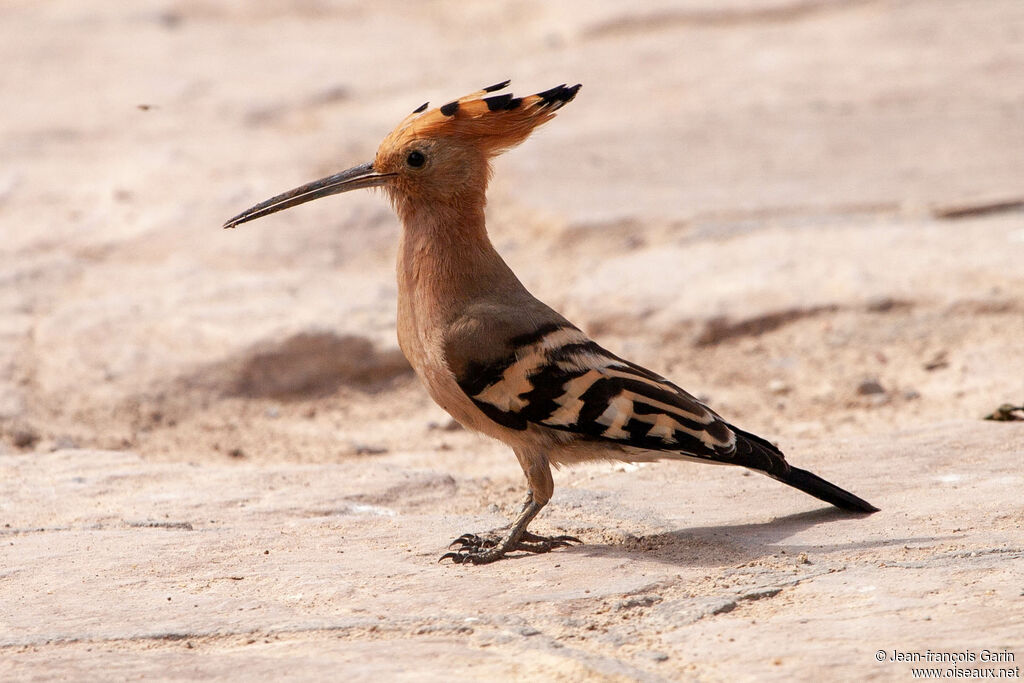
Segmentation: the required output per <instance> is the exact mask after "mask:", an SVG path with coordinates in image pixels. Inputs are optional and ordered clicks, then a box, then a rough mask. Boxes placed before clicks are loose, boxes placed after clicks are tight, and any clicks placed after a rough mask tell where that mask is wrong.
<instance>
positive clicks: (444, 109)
mask: <svg viewBox="0 0 1024 683" xmlns="http://www.w3.org/2000/svg"><path fill="white" fill-rule="evenodd" d="M508 84H509V81H505V82H503V83H496V84H495V85H492V86H488V87H486V88H484V89H483V90H478V91H476V92H474V93H470V94H469V95H466V96H465V97H460V98H459V99H457V100H453V101H451V102H449V103H448V104H445V105H443V106H441V107H437V108H435V109H429V110H428V109H427V106H428V104H429V103H424V104H423V105H422V106H420V107H419V108H417V109H416V110H415V111H414V112H413V113H412V114H410V115H409V116H407V117H406V118H405V120H403V121H402V122H401V123H400V124H398V126H397V127H396V128H395V129H394V130H393V131H391V133H389V134H388V136H387V137H386V138H384V141H383V142H382V143H381V149H382V150H390V149H396V148H400V147H404V146H405V145H407V144H408V143H409V142H412V141H413V140H422V139H437V138H452V139H461V140H464V141H466V142H468V143H470V144H473V145H474V146H476V147H478V148H480V149H482V150H484V152H485V153H486V154H487V155H488V156H494V155H496V154H500V153H501V152H504V151H505V150H507V149H510V148H512V147H515V146H516V145H518V144H519V143H520V142H522V141H523V140H525V139H526V138H527V137H528V136H529V135H530V133H531V132H532V131H533V129H534V128H536V127H537V126H539V125H541V124H543V123H545V122H547V121H550V120H551V119H552V118H554V116H555V112H556V111H558V109H560V108H561V107H562V106H564V105H565V104H566V103H567V102H570V101H571V100H572V98H574V97H575V96H576V93H577V92H578V91H579V89H580V84H578V83H577V84H576V85H573V86H566V85H565V84H564V83H563V84H562V85H559V86H556V87H554V88H551V89H550V90H545V91H544V92H539V93H536V94H535V95H528V96H526V97H513V96H512V94H511V93H505V94H502V95H494V94H492V93H494V92H496V91H498V90H502V89H504V88H506V87H508Z"/></svg>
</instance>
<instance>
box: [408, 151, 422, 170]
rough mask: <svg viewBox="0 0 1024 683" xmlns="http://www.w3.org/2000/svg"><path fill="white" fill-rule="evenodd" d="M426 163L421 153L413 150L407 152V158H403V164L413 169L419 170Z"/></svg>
mask: <svg viewBox="0 0 1024 683" xmlns="http://www.w3.org/2000/svg"><path fill="white" fill-rule="evenodd" d="M426 161H427V158H426V157H425V156H423V152H420V151H418V150H413V151H412V152H409V156H407V157H406V158H405V163H407V164H409V165H410V166H412V167H413V168H419V167H420V166H422V165H423V164H424V163H426Z"/></svg>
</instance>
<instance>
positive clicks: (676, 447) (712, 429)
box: [456, 324, 736, 462]
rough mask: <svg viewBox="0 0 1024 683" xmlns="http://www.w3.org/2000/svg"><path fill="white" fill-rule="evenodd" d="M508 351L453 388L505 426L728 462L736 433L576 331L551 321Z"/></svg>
mask: <svg viewBox="0 0 1024 683" xmlns="http://www.w3.org/2000/svg"><path fill="white" fill-rule="evenodd" d="M511 348H512V349H513V352H512V353H510V354H509V355H508V356H507V357H505V358H501V359H498V360H495V361H492V362H488V363H470V364H468V365H467V366H466V367H465V368H464V369H463V372H462V373H461V375H460V376H457V378H456V379H457V380H458V383H459V386H460V387H461V388H462V390H463V391H465V392H466V394H467V395H468V396H469V397H470V399H472V401H473V403H474V404H475V405H476V406H477V407H478V408H480V410H481V411H483V412H484V413H485V414H486V415H487V416H488V417H490V418H491V419H492V420H494V421H495V422H498V423H499V424H502V425H504V426H505V427H508V428H510V429H517V430H522V429H526V428H527V426H528V425H530V424H531V423H533V424H538V425H543V426H545V427H550V428H552V429H558V430H563V431H567V432H573V433H576V434H579V435H581V436H584V437H588V438H592V439H599V440H605V441H609V442H613V443H616V444H618V445H621V446H629V447H634V448H643V449H651V450H658V451H673V452H679V453H685V454H687V455H692V456H696V457H702V458H708V459H709V460H716V461H727V462H728V461H730V458H731V456H732V455H733V454H734V453H735V452H736V436H735V434H734V433H733V431H732V429H730V427H729V425H728V424H727V423H726V422H725V421H723V420H722V419H721V418H720V417H719V416H718V415H716V414H715V413H714V412H713V411H711V410H710V409H709V408H707V407H706V406H704V405H703V404H702V403H700V402H699V401H698V400H697V399H695V398H694V397H693V396H691V395H690V394H688V393H686V392H685V391H683V390H682V389H681V388H679V387H677V386H676V385H675V384H673V383H672V382H669V381H668V380H667V379H665V378H664V377H661V376H659V375H657V374H655V373H653V372H650V371H649V370H646V369H644V368H642V367H640V366H638V365H635V364H633V363H630V362H629V361H626V360H623V359H622V358H619V357H618V356H615V355H614V354H612V353H609V352H608V351H606V350H605V349H603V348H601V347H600V346H598V345H597V344H596V343H594V342H593V341H591V340H590V339H589V338H587V336H586V335H585V334H583V332H581V331H580V330H579V329H577V328H575V327H572V326H571V325H565V324H553V325H549V326H546V327H543V328H541V329H538V330H537V331H536V332H535V333H533V334H530V335H523V336H521V337H517V338H516V339H513V340H511Z"/></svg>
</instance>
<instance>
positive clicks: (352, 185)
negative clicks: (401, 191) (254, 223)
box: [224, 163, 394, 228]
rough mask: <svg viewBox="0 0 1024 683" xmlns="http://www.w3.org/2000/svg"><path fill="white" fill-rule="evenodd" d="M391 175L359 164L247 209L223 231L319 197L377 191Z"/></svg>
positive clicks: (225, 225)
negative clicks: (374, 189)
mask: <svg viewBox="0 0 1024 683" xmlns="http://www.w3.org/2000/svg"><path fill="white" fill-rule="evenodd" d="M392 175H394V174H393V173H377V171H375V170H373V164H372V163H369V164H360V165H359V166H355V167H353V168H350V169H348V170H347V171H342V172H341V173H335V174H334V175H332V176H327V177H326V178H321V179H320V180H314V181H313V182H311V183H306V184H305V185H303V186H302V187H296V188H295V189H294V190H288V191H287V192H285V193H283V194H279V195H277V196H276V197H271V198H270V199H268V200H267V201H265V202H260V203H259V204H257V205H256V206H254V207H252V208H251V209H246V210H245V211H243V212H242V213H240V214H238V215H237V216H235V217H234V218H232V219H231V220H229V221H228V222H227V223H225V224H224V227H225V228H233V227H235V226H236V225H238V224H239V223H245V222H246V221H251V220H254V219H256V218H262V217H263V216H266V215H268V214H272V213H274V212H276V211H282V210H284V209H289V208H291V207H293V206H298V205H299V204H304V203H306V202H309V201H312V200H314V199H319V198H320V197H326V196H328V195H332V194H339V193H341V192H348V191H349V190H358V189H361V188H364V187H380V186H381V185H383V184H384V183H385V182H387V179H388V178H390V177H391V176H392Z"/></svg>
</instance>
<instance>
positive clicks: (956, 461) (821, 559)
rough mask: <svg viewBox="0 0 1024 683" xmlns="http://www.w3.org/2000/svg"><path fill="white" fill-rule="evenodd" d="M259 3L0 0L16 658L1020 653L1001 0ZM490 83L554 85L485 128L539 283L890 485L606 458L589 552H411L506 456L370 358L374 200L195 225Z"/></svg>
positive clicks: (222, 673) (1015, 190)
mask: <svg viewBox="0 0 1024 683" xmlns="http://www.w3.org/2000/svg"><path fill="white" fill-rule="evenodd" d="M251 5H252V6H250V4H248V3H246V4H243V3H228V2H212V1H211V2H198V1H192V0H182V1H180V2H170V1H165V2H137V3H131V6H130V7H129V6H128V5H126V4H125V3H122V2H115V1H113V0H110V1H106V2H104V1H100V0H89V1H84V0H75V1H71V0H67V1H58V2H49V3H38V2H28V1H22V2H8V3H6V5H5V7H4V9H3V10H2V12H3V20H2V21H0V63H3V64H4V67H3V68H2V69H0V92H2V93H4V95H3V102H4V106H3V112H2V114H0V150H2V159H3V163H2V164H0V238H2V239H0V678H3V679H4V680H49V679H67V680H121V679H139V678H143V679H170V680H192V679H214V680H217V679H225V680H262V679H287V680H316V679H323V678H336V677H338V676H339V675H344V677H345V678H349V679H353V680H442V679H443V680H448V679H450V678H452V677H467V676H468V677H470V678H473V679H497V680H567V681H568V680H582V679H592V680H651V681H656V680H678V679H704V680H725V679H729V680H734V679H758V680H763V679H778V680H793V679H802V680H811V679H816V680H820V679H822V678H831V679H836V680H840V679H847V680H848V679H879V680H908V679H910V678H911V675H912V672H911V667H912V666H913V665H912V664H910V663H907V662H902V661H891V660H892V659H894V658H895V653H896V652H899V653H925V652H928V651H931V652H956V653H970V654H972V655H973V656H974V658H975V661H974V662H973V663H972V662H965V663H960V664H958V665H957V666H958V667H960V668H961V669H964V668H970V667H975V668H978V667H981V668H987V667H993V668H997V669H998V668H1006V667H1015V666H1019V665H1020V664H1021V659H1022V658H1024V637H1022V635H1021V634H1022V633H1024V562H1022V560H1024V532H1022V530H1021V520H1022V517H1024V504H1022V503H1021V494H1020V491H1021V488H1022V485H1024V475H1022V474H1021V472H1020V463H1021V461H1022V456H1024V422H991V421H984V420H982V419H981V418H982V417H983V416H984V415H986V414H988V413H991V412H992V411H993V410H994V409H995V408H996V407H997V406H999V405H1000V404H1002V403H1011V404H1015V405H1021V404H1024V354H1022V353H1021V339H1024V295H1022V293H1024V265H1022V264H1024V77H1022V74H1024V4H1022V3H1020V2H1018V1H1017V0H1005V1H1000V0H985V1H982V2H975V1H966V0H965V1H962V2H959V1H956V0H947V1H944V2H942V3H936V2H934V1H932V0H909V1H906V2H883V1H880V0H859V1H858V0H848V1H846V2H842V1H839V0H835V1H828V0H788V1H783V0H765V1H764V2H744V1H742V0H730V1H729V2H711V1H710V0H692V1H689V2H681V3H668V2H651V3H646V4H644V5H642V6H641V7H638V8H635V9H626V8H625V7H624V6H623V4H622V3H618V2H611V1H609V2H599V3H583V2H565V3H541V2H533V3H513V2H503V3H487V4H483V3H480V4H470V3H460V2H424V3H399V2H388V1H377V2H374V3H347V2H346V3H341V2H326V1H316V0H304V1H303V2H284V1H283V0H282V1H280V2H264V3H259V4H258V5H255V4H251ZM509 77H511V78H512V79H513V85H514V86H517V87H516V90H517V92H532V91H536V90H540V89H543V88H546V87H549V86H551V85H555V84H557V83H561V82H565V81H568V82H577V81H578V82H582V83H583V84H584V88H583V90H582V91H581V93H580V95H579V97H578V98H577V99H576V100H575V101H574V102H573V103H572V104H571V105H570V106H568V107H567V108H566V109H565V110H564V111H563V112H562V113H561V114H560V116H559V119H558V120H557V121H555V122H553V123H552V124H550V125H549V126H548V127H546V128H545V129H544V130H543V131H541V132H539V133H538V134H537V135H535V136H534V138H533V139H531V140H529V141H528V142H527V143H526V144H525V145H524V146H523V147H522V148H520V149H517V150H515V151H514V152H512V153H510V154H508V155H507V156H505V157H503V158H501V159H500V160H499V161H498V163H497V164H496V176H495V180H494V182H493V184H492V190H491V194H490V205H489V209H488V211H489V219H488V220H489V224H490V226H491V232H492V237H493V239H494V241H495V243H496V245H497V246H498V247H499V250H500V251H501V252H502V253H503V254H504V255H505V256H506V258H507V260H508V261H509V263H510V264H511V265H512V266H513V268H514V269H515V270H516V271H517V272H518V273H519V274H520V276H521V277H522V279H523V280H524V282H525V283H526V284H527V285H528V286H529V287H530V289H531V290H532V291H534V293H536V294H537V295H539V296H540V297H541V298H542V299H544V300H546V301H548V302H549V303H551V304H552V305H554V306H555V307H557V308H559V309H560V310H562V311H563V312H564V313H565V314H566V315H568V316H569V317H570V318H571V319H573V320H574V321H576V322H577V323H578V324H580V325H581V326H582V327H584V329H586V330H587V331H588V332H590V333H591V334H592V335H594V336H595V337H596V338H597V339H598V340H599V341H600V342H601V343H602V344H603V345H605V346H607V347H608V348H610V349H612V350H613V351H615V352H617V353H619V354H621V355H626V356H629V357H630V358H632V359H633V360H636V361H638V362H641V363H643V364H645V365H647V366H649V367H651V368H652V369H655V370H657V371H659V372H661V373H663V374H667V375H669V376H670V377H672V378H673V379H675V380H676V381H677V382H679V383H680V384H681V385H683V386H685V387H687V388H688V389H690V390H691V391H693V392H694V393H696V394H698V395H700V396H701V397H703V398H705V399H706V400H708V401H710V402H711V403H712V405H713V406H714V407H715V408H716V409H718V410H719V412H721V413H723V414H724V415H726V416H727V417H728V418H729V419H730V420H731V421H733V422H735V423H737V424H739V425H741V426H743V427H745V428H747V429H750V430H752V431H755V432H757V433H760V434H762V435H764V436H766V437H769V438H771V439H773V440H776V441H777V442H778V443H779V444H780V445H781V446H782V448H783V450H785V451H786V453H787V454H788V455H789V458H790V460H791V461H793V462H794V463H796V464H798V465H801V466H804V467H807V468H809V469H812V470H814V471H816V472H818V473H819V474H821V475H823V476H825V477H827V478H829V479H831V480H833V481H836V482H837V483H839V484H841V485H843V486H844V487H846V488H849V489H851V490H853V491H855V492H856V493H858V494H860V495H862V496H863V497H865V498H867V499H868V500H870V501H872V502H873V503H875V504H876V505H878V506H879V507H881V508H882V512H880V513H878V514H876V515H873V516H871V517H867V518H855V517H849V516H844V515H842V514H840V513H837V512H835V511H832V510H831V509H827V508H824V507H823V506H822V505H820V504H819V503H818V502H817V501H815V500H814V499H811V498H808V497H806V496H804V495H802V494H800V493H799V492H795V491H792V490H790V489H787V488H785V487H782V486H780V485H778V484H777V483H775V482H772V481H770V480H767V479H765V478H763V477H759V476H757V475H752V474H747V473H744V472H740V471H737V470H732V469H725V468H707V467H704V468H702V467H698V466H695V465H690V464H681V463H658V464H652V465H648V466H644V467H632V466H621V465H618V466H616V465H611V464H605V463H596V464H591V465H586V466H581V467H578V468H574V469H571V470H563V471H561V472H558V473H557V474H556V493H555V497H554V499H553V501H552V503H551V505H550V506H549V507H548V508H547V509H546V510H545V511H544V513H543V514H542V516H541V517H540V518H539V519H538V521H537V522H536V523H535V526H536V529H537V530H538V531H541V532H544V531H548V532H552V531H554V532H560V533H570V534H574V535H577V536H579V537H580V538H582V539H583V540H584V541H585V544H584V545H582V546H579V547H574V548H571V549H564V550H560V551H558V552H556V553H553V554H549V555H546V556H536V557H532V556H531V557H523V558H517V559H513V560H510V561H506V562H502V563H499V564H497V565H491V566H487V567H461V566H452V565H449V564H437V563H436V562H435V559H436V558H437V557H438V555H439V554H440V553H441V552H443V549H444V548H445V545H446V544H447V542H448V541H449V540H450V539H451V538H453V537H455V536H457V535H459V534H461V533H463V532H465V531H479V530H485V529H488V528H491V527H494V526H497V525H499V524H501V523H502V522H503V520H504V518H505V517H507V516H508V515H509V514H510V513H511V512H512V511H513V508H514V507H515V505H516V504H517V502H518V500H519V498H520V496H521V494H522V489H523V482H522V477H521V473H520V472H519V470H518V466H517V464H516V462H515V459H514V457H513V456H512V455H511V453H510V452H508V451H507V450H506V449H504V448H503V447H502V446H500V445H498V444H494V443H490V442H488V441H486V440H484V439H482V438H480V437H477V436H475V435H473V434H470V433H467V432H465V431H463V430H461V429H459V428H458V427H457V425H452V424H451V423H450V421H449V419H448V417H447V416H446V415H445V414H444V413H443V412H442V411H441V410H440V409H439V408H437V407H435V406H434V405H432V404H431V403H430V401H429V399H428V398H427V397H426V395H425V393H424V392H423V390H422V389H421V388H420V387H419V385H418V384H417V383H416V381H415V379H414V377H413V376H412V374H411V372H410V370H409V368H408V366H407V365H406V363H405V362H404V359H402V357H401V355H400V354H399V352H398V351H397V348H396V343H395V340H394V318H395V312H394V306H395V304H394V299H395V284H394V274H393V268H394V266H393V261H394V250H395V243H396V239H397V232H398V227H397V223H396V221H395V219H394V218H393V216H392V214H391V212H390V210H389V208H388V206H387V205H386V202H385V201H384V200H383V198H382V197H380V196H375V195H373V194H370V193H365V194H362V195H346V196H345V197H343V198H334V199H331V200H325V201H322V202H317V203H315V204H310V205H308V206H304V207H302V208H301V209H295V210H293V211H290V212H287V213H283V214H279V215H277V216H274V217H272V218H268V219H265V220H262V221H258V222H255V223H252V224H247V225H245V226H243V227H242V228H240V229H238V230H235V231H221V230H220V229H219V225H220V224H221V223H222V222H223V221H224V220H225V219H226V218H228V217H229V216H231V215H234V214H235V213H237V212H238V211H240V210H242V209H244V208H246V207H247V206H249V205H251V204H253V203H254V202H256V201H259V200H261V199H264V198H266V197H268V196H270V195H272V194H275V193H277V192H279V191H282V190H285V189H288V188H290V187H293V186H295V185H298V184H300V183H302V182H305V181H307V180H311V179H314V178H317V177H320V176H323V175H326V174H328V173H331V172H334V171H337V170H340V169H343V168H346V167H348V166H351V165H354V164H356V163H360V162H362V161H365V160H369V159H370V158H371V157H372V155H373V151H374V150H375V148H376V144H377V142H378V141H379V140H380V138H381V137H382V136H383V135H384V134H385V133H387V131H388V130H390V128H391V127H392V126H393V125H394V123H396V122H397V121H398V120H399V119H401V118H402V117H403V116H404V115H405V114H406V113H408V111H410V110H411V109H412V108H414V107H415V106H417V105H419V104H420V103H421V102H423V101H424V100H427V99H429V100H432V101H434V102H435V103H438V102H442V101H446V100H447V99H451V98H452V97H455V96H458V95H461V94H463V93H464V92H468V91H470V90H473V89H476V88H478V87H480V86H482V85H486V84H489V83H492V82H496V81H499V80H502V79H504V78H509ZM879 650H883V651H884V656H883V660H884V661H882V662H879V661H876V653H877V652H878V651H879ZM986 650H987V651H990V652H996V653H1006V652H1009V653H1013V655H1014V656H1015V659H1016V661H1015V662H1013V661H1000V662H985V661H981V657H982V653H983V652H984V651H986ZM1003 659H1006V657H1005V655H1004V656H1003ZM924 665H927V664H924ZM943 666H945V667H946V668H949V667H950V666H952V665H950V664H948V663H947V664H945V665H943Z"/></svg>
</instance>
